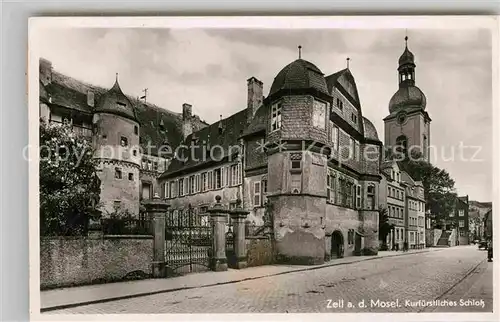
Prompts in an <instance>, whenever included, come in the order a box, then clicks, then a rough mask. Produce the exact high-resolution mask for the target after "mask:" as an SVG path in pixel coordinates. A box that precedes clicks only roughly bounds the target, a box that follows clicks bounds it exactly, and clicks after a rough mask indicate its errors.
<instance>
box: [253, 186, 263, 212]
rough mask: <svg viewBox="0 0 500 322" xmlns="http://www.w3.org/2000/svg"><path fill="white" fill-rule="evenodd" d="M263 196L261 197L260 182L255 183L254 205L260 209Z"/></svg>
mask: <svg viewBox="0 0 500 322" xmlns="http://www.w3.org/2000/svg"><path fill="white" fill-rule="evenodd" d="M260 197H261V195H260V181H257V182H254V185H253V205H254V206H255V207H260V205H261V204H260V202H261V198H260Z"/></svg>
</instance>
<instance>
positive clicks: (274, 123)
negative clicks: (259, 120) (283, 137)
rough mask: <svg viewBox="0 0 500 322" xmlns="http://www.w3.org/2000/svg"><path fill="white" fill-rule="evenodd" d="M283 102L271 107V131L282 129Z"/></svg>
mask: <svg viewBox="0 0 500 322" xmlns="http://www.w3.org/2000/svg"><path fill="white" fill-rule="evenodd" d="M281 107H282V104H281V102H278V103H275V104H273V106H271V131H276V130H278V129H280V128H281Z"/></svg>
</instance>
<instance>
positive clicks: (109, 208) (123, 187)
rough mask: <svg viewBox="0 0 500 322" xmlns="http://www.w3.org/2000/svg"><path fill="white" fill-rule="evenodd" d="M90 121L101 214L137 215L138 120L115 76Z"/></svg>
mask: <svg viewBox="0 0 500 322" xmlns="http://www.w3.org/2000/svg"><path fill="white" fill-rule="evenodd" d="M92 123H93V127H94V136H93V144H94V148H95V152H94V158H95V159H96V160H97V161H98V170H99V179H100V180H101V200H100V201H101V203H102V204H103V207H102V208H103V209H102V210H103V215H104V216H106V214H110V213H113V212H124V211H128V212H129V213H131V214H132V215H138V213H139V182H140V181H139V169H140V162H141V151H140V148H139V122H138V120H137V117H136V114H135V110H134V107H133V105H132V102H131V101H130V100H129V99H128V98H127V96H126V95H125V94H124V93H123V92H122V90H121V88H120V85H119V84H118V75H117V78H116V81H115V84H114V85H113V87H112V88H111V89H110V90H109V91H107V92H106V93H104V94H103V95H102V96H101V98H100V100H99V102H98V104H97V105H96V108H95V110H94V115H93V120H92Z"/></svg>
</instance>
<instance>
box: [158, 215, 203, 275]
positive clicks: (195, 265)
mask: <svg viewBox="0 0 500 322" xmlns="http://www.w3.org/2000/svg"><path fill="white" fill-rule="evenodd" d="M205 215H206V214H205ZM165 220H166V223H165V263H166V268H167V276H172V275H180V274H183V273H190V272H198V271H205V270H208V269H209V267H210V258H211V252H212V236H213V228H212V227H211V226H210V225H209V223H208V221H202V216H201V215H198V214H196V213H195V212H194V210H193V208H192V207H191V206H189V207H188V208H186V209H181V210H170V211H168V212H167V216H166V218H165Z"/></svg>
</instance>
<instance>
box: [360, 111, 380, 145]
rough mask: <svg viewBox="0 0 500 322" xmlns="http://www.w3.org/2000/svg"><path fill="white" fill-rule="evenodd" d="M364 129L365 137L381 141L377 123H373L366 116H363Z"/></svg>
mask: <svg viewBox="0 0 500 322" xmlns="http://www.w3.org/2000/svg"><path fill="white" fill-rule="evenodd" d="M363 129H364V132H365V138H367V139H371V140H376V141H379V138H378V134H377V129H376V128H375V125H373V123H372V122H371V121H370V120H369V119H367V118H366V117H364V116H363Z"/></svg>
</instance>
